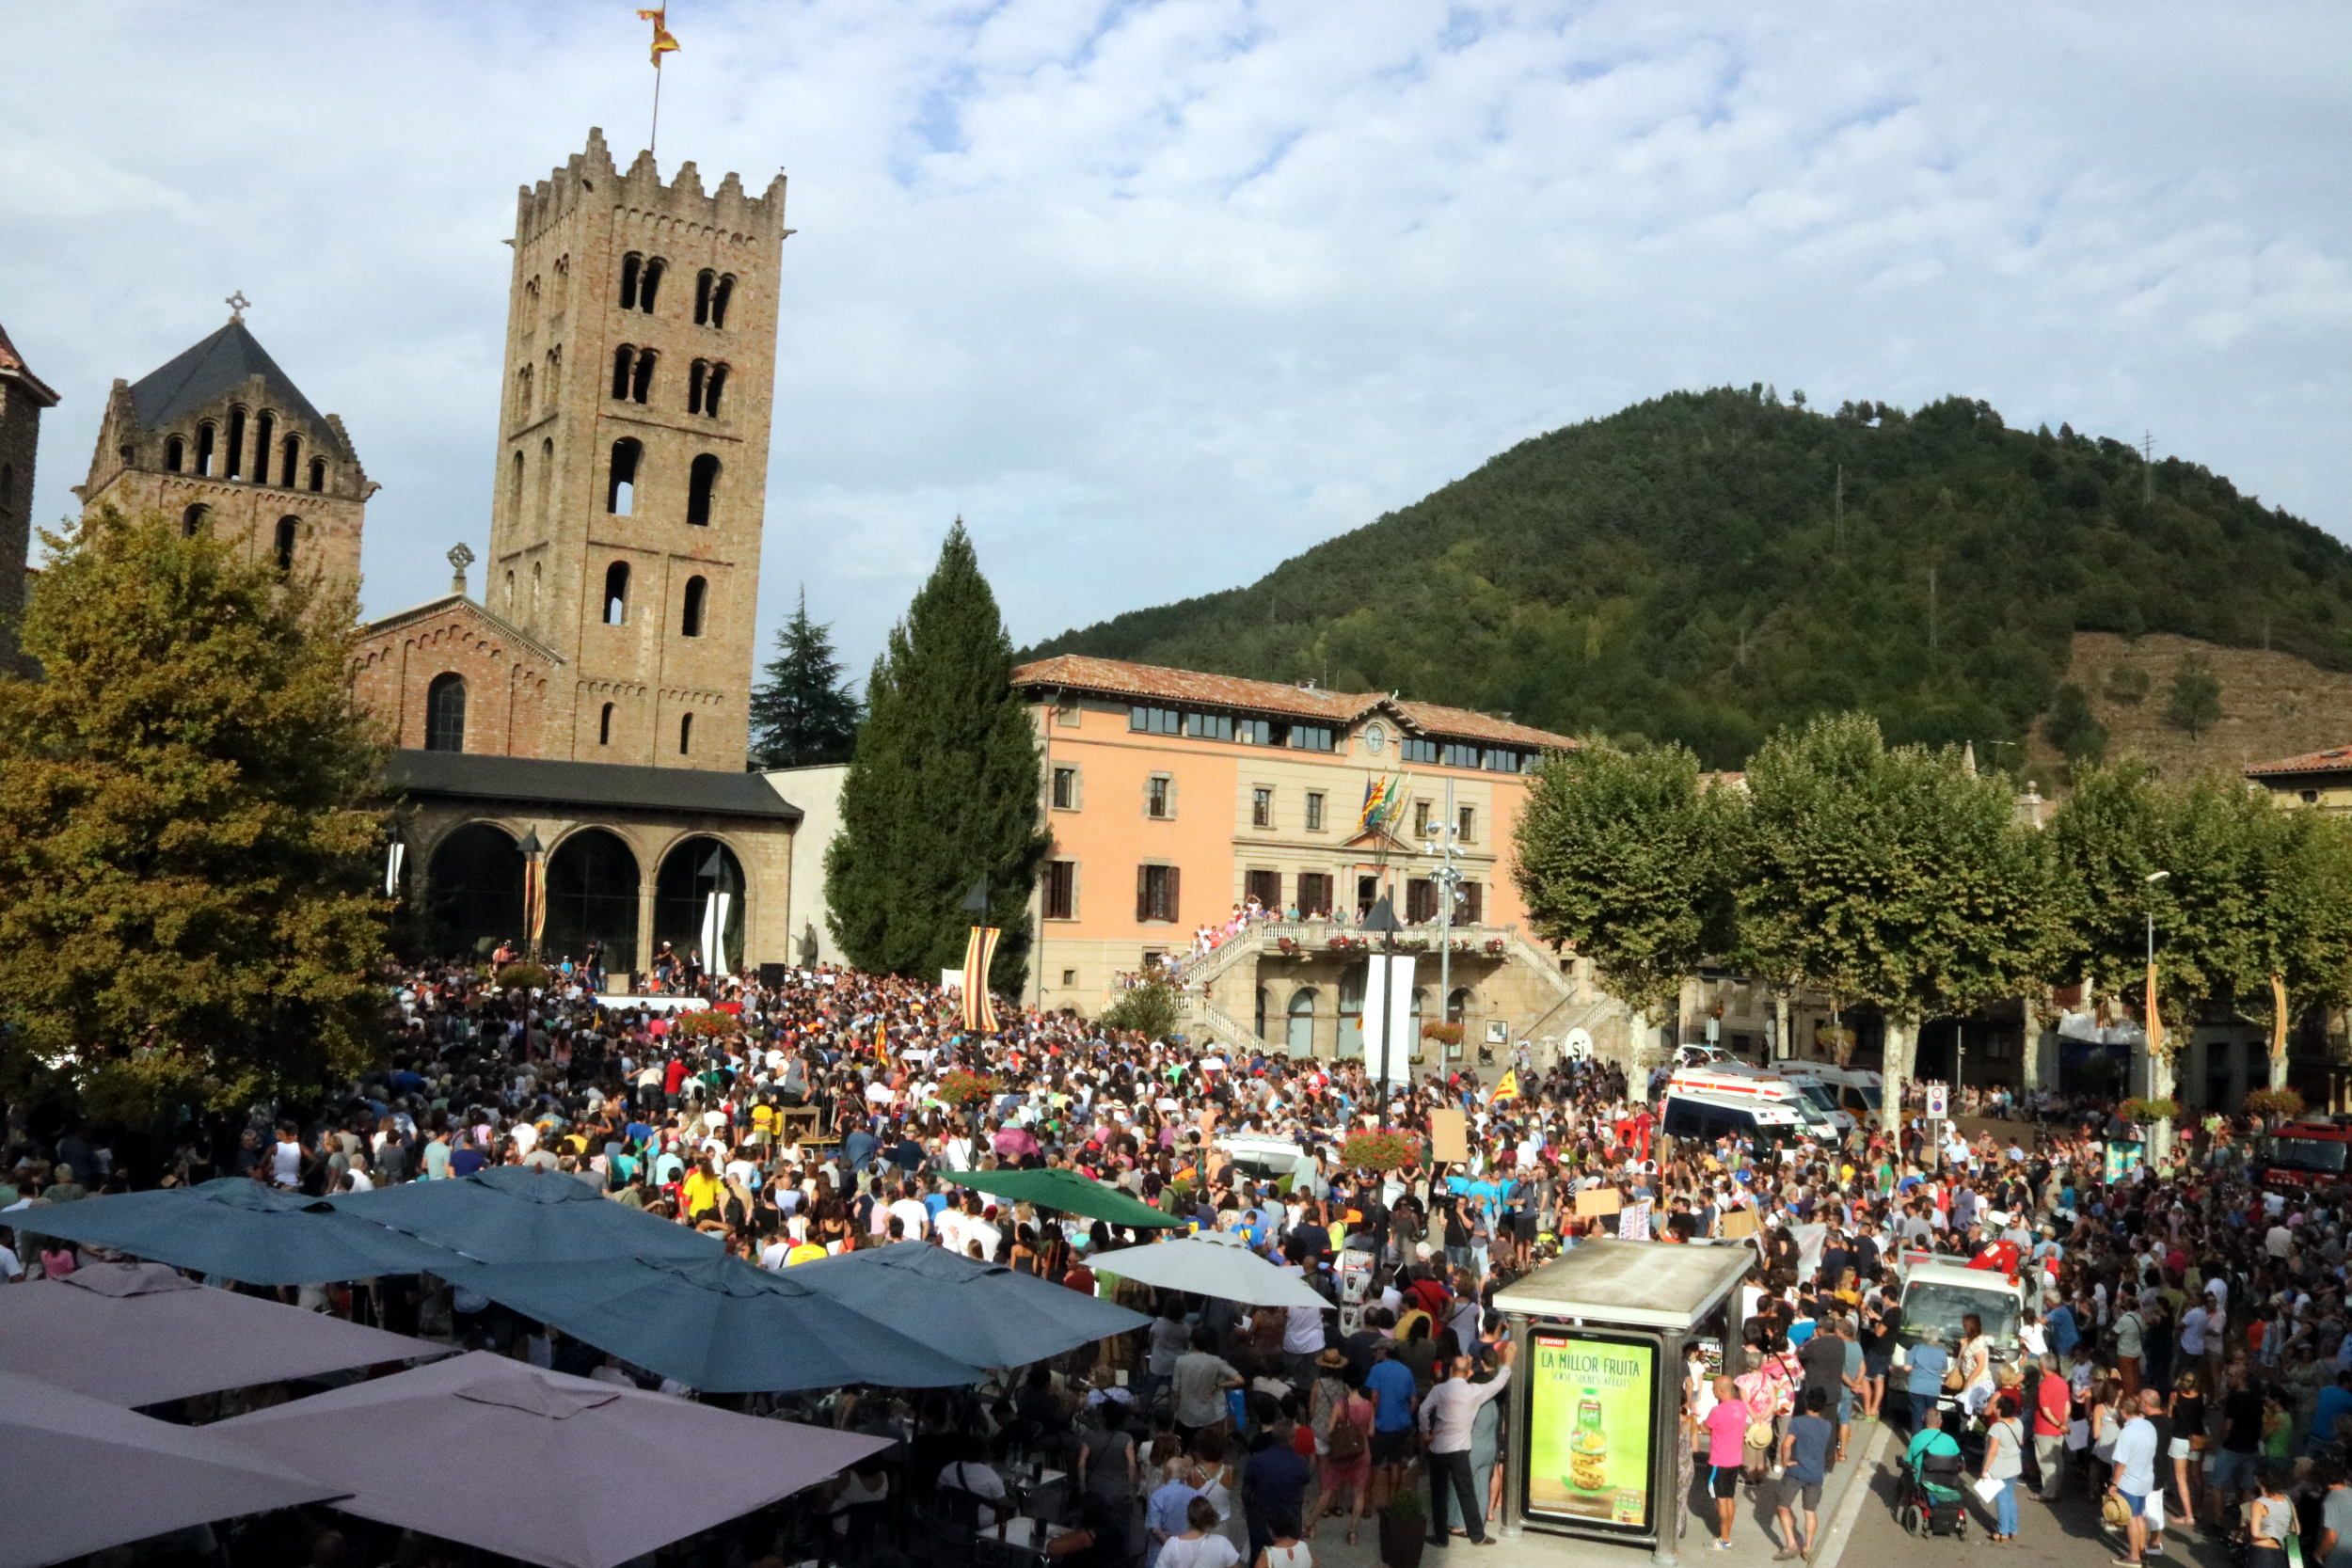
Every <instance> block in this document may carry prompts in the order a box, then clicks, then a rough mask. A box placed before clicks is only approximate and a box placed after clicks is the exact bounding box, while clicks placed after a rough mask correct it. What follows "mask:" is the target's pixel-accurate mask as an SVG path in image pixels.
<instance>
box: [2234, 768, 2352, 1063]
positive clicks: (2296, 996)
mask: <svg viewBox="0 0 2352 1568" xmlns="http://www.w3.org/2000/svg"><path fill="white" fill-rule="evenodd" d="M2248 803H2249V804H2250V805H2251V806H2252V808H2253V809H2254V810H2255V811H2257V812H2260V813H2262V814H2263V816H2262V817H2261V818H2259V819H2257V820H2256V821H2255V822H2253V823H2252V824H2250V825H2249V839H2250V840H2251V842H2252V846H2253V849H2252V853H2251V855H2250V856H2249V869H2250V871H2251V873H2252V877H2253V881H2254V889H2253V891H2254V898H2253V916H2254V925H2253V930H2252V932H2251V935H2250V941H2249V954H2248V957H2249V958H2250V959H2251V961H2252V969H2253V972H2252V973H2249V974H2241V975H2240V976H2239V977H2238V980H2237V985H2236V990H2237V993H2238V996H2239V1006H2241V1008H2242V1009H2243V1010H2244V1011H2245V1012H2246V1013H2247V1014H2248V1015H2249V1017H2253V1018H2259V1019H2263V1020H2265V1021H2266V1022H2269V1023H2270V1024H2271V1025H2272V1027H2273V1034H2274V1039H2275V1038H2276V1037H2277V1036H2278V1035H2279V1033H2280V1030H2279V1027H2278V1026H2279V1024H2280V1018H2281V1008H2280V1003H2281V1001H2283V1004H2284V1022H2285V1023H2286V1025H2287V1027H2289V1028H2292V1027H2293V1023H2294V1020H2295V1017H2296V1014H2297V1013H2299V1012H2302V1011H2306V1010H2309V1009H2311V1008H2313V1007H2324V1008H2328V1009H2334V1008H2340V1007H2343V1006H2345V1005H2346V1004H2347V1003H2352V824H2347V823H2345V822H2344V819H2343V818H2341V817H2337V816H2327V815H2324V814H2322V813H2320V812H2315V811H2287V810H2280V809H2279V808H2277V807H2275V806H2273V805H2271V804H2270V803H2269V801H2268V800H2266V799H2261V798H2254V797H2249V802H2248ZM2274 980H2275V982H2276V987H2275V990H2274V986H2273V981H2274ZM2286 1069H2287V1059H2286V1054H2285V1053H2284V1052H2283V1051H2276V1050H2274V1051H2273V1052H2272V1053H2271V1055H2270V1075H2269V1076H2270V1086H2271V1087H2272V1088H2273V1089H2284V1088H2285V1087H2286Z"/></svg>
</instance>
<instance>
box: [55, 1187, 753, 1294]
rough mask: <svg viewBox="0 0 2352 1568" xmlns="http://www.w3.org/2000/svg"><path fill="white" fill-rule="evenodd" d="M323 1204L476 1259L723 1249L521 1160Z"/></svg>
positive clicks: (570, 1258)
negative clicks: (525, 1163) (467, 1174)
mask: <svg viewBox="0 0 2352 1568" xmlns="http://www.w3.org/2000/svg"><path fill="white" fill-rule="evenodd" d="M86 1201H87V1200H86ZM333 1201H334V1205H335V1208H336V1209H337V1210H338V1211H339V1212H342V1213H343V1214H346V1215H349V1216H352V1217H354V1218H358V1219H364V1220H371V1221H373V1222H374V1223H375V1224H377V1225H387V1226H390V1227H392V1228H393V1229H395V1230H401V1231H405V1232H407V1233H408V1234H409V1235H411V1236H416V1237H420V1238H421V1239H423V1240H424V1241H427V1242H431V1243H435V1244H436V1245H438V1246H444V1247H450V1248H453V1249H454V1250H455V1251H458V1252H462V1253H464V1254H466V1255H467V1256H468V1257H469V1258H471V1259H476V1260H477V1261H480V1262H484V1263H568V1262H575V1261H578V1260H580V1259H592V1258H606V1259H610V1258H716V1257H718V1256H719V1255H720V1253H721V1252H722V1250H723V1248H722V1247H721V1245H720V1243H719V1239H718V1238H717V1237H716V1236H708V1235H705V1234H703V1233H702V1232H700V1231H697V1230H691V1229H689V1228H688V1227H685V1226H682V1225H675V1224H672V1223H671V1222H670V1221H668V1220H664V1219H660V1218H659V1217H657V1216H655V1215H652V1214H648V1213H646V1212H644V1210H642V1209H631V1208H629V1207H628V1205H626V1204H621V1203H615V1202H613V1201H612V1199H610V1198H608V1197H606V1196H604V1195H603V1194H602V1193H600V1192H598V1191H597V1190H596V1188H594V1187H592V1186H590V1185H588V1184H587V1183H586V1182H584V1181H582V1180H580V1178H579V1177H577V1176H573V1175H570V1174H568V1173H566V1172H564V1171H552V1170H540V1169H537V1168H536V1167H534V1166H531V1165H500V1166H496V1167H494V1168H492V1169H489V1170H480V1171H476V1172H474V1173H473V1174H472V1175H471V1176H465V1177H459V1178H457V1179H456V1180H450V1181H406V1182H403V1183H402V1184H400V1185H399V1186H396V1187H378V1188H377V1189H376V1190H375V1191H373V1192H372V1193H346V1194H344V1195H342V1196H340V1197H337V1198H335V1199H334V1200H333ZM440 1272H441V1271H440V1270H438V1269H436V1270H434V1273H436V1274H438V1273H440Z"/></svg>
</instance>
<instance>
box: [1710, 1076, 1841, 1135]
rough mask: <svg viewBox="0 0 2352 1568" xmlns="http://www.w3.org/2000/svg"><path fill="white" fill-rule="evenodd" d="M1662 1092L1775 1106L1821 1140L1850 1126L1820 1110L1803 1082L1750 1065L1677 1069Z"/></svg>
mask: <svg viewBox="0 0 2352 1568" xmlns="http://www.w3.org/2000/svg"><path fill="white" fill-rule="evenodd" d="M1666 1092H1667V1093H1668V1094H1670V1095H1672V1094H1695V1095H1700V1096H1703V1097H1705V1098H1707V1099H1708V1100H1720V1101H1727V1102H1729V1103H1732V1104H1750V1103H1761V1104H1768V1105H1777V1106H1780V1107H1781V1108H1783V1109H1784V1110H1787V1111H1789V1112H1792V1113H1793V1114H1794V1115H1795V1116H1796V1117H1797V1119H1798V1120H1799V1121H1800V1122H1801V1123H1803V1124H1804V1131H1805V1132H1806V1134H1807V1135H1808V1136H1811V1137H1814V1138H1818V1139H1820V1141H1822V1142H1824V1143H1832V1144H1834V1143H1836V1142H1837V1141H1839V1140H1840V1139H1841V1138H1843V1137H1844V1136H1845V1134H1846V1132H1847V1131H1848V1129H1849V1128H1850V1127H1851V1125H1852V1118H1851V1117H1849V1118H1847V1126H1846V1127H1840V1126H1839V1125H1838V1124H1837V1121H1836V1116H1835V1114H1834V1113H1833V1112H1832V1111H1830V1110H1827V1109H1824V1108H1823V1107H1822V1106H1821V1104H1820V1102H1819V1101H1817V1099H1816V1097H1815V1096H1814V1095H1812V1094H1809V1093H1807V1092H1806V1090H1805V1088H1804V1085H1801V1084H1795V1083H1791V1082H1790V1081H1789V1080H1788V1079H1786V1078H1782V1077H1779V1076H1777V1075H1775V1074H1772V1073H1769V1072H1765V1071H1762V1070H1760V1069H1756V1068H1752V1067H1746V1066H1740V1065H1736V1064H1735V1065H1726V1066H1721V1067H1712V1068H1681V1069H1677V1071H1676V1072H1675V1074H1674V1076H1673V1077H1671V1078H1669V1079H1667V1080H1666Z"/></svg>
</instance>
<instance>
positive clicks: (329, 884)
mask: <svg viewBox="0 0 2352 1568" xmlns="http://www.w3.org/2000/svg"><path fill="white" fill-rule="evenodd" d="M48 544H49V546H50V550H51V555H50V560H49V563H48V564H47V566H46V567H45V568H44V569H43V570H42V572H41V575H40V578H39V579H38V581H37V582H36V583H35V584H34V586H33V589H32V593H31V596H30V600H29V603H28V605H27V608H26V610H25V615H24V626H23V645H24V651H25V653H26V654H28V655H29V656H30V657H32V658H33V659H35V660H37V661H38V662H39V665H40V673H39V675H38V676H37V677H33V678H26V677H24V676H15V675H11V676H8V677H6V678H0V1022H5V1029H0V1082H5V1083H6V1084H7V1085H8V1086H9V1087H10V1088H11V1089H13V1090H14V1091H16V1092H19V1093H29V1094H34V1095H40V1094H53V1093H54V1094H65V1095H75V1096H79V1097H80V1099H81V1100H82V1102H83V1104H84V1106H85V1107H86V1108H87V1110H89V1111H90V1112H91V1113H92V1114H93V1115H95V1116H97V1117H100V1118H101V1119H104V1120H112V1121H117V1122H143V1121H144V1120H145V1118H146V1117H149V1116H151V1115H152V1114H154V1113H156V1112H158V1111H159V1110H161V1109H163V1108H165V1107H167V1106H170V1105H174V1104H183V1103H190V1102H201V1103H208V1104H211V1105H215V1106H228V1105H234V1104H248V1103H250V1102H251V1101H253V1100H254V1099H255V1098H257V1097H260V1096H262V1095H266V1094H271V1093H276V1092H280V1091H296V1092H298V1091H300V1090H302V1089H304V1088H308V1087H312V1086H316V1085H323V1084H325V1083H326V1082H328V1081H330V1080H332V1079H335V1078H341V1077H346V1076H348V1075H349V1074H351V1073H352V1072H354V1071H356V1070H357V1069H359V1068H361V1067H363V1066H364V1065H366V1063H367V1062H368V1061H369V1060H370V1059H371V1057H372V1055H373V1051H374V1049H375V1046H376V1043H377V1036H378V1030H379V1028H380V1025H381V1019H382V1006H383V1003H382V993H381V992H380V990H378V989H377V988H376V985H375V983H374V980H375V977H374V976H373V974H372V971H373V968H374V966H375V965H376V964H377V962H378V961H379V960H380V959H381V958H382V956H383V953H384V941H385V922H386V912H387V911H386V906H385V904H384V901H383V900H382V899H380V898H379V897H377V896H376V894H375V890H374V888H373V885H372V884H373V882H374V879H375V877H376V875H377V872H376V864H377V855H378V853H379V851H380V848H381V846H382V845H383V842H384V824H383V819H382V816H381V814H380V813H379V812H378V811H376V810H374V809H373V808H372V807H371V805H370V803H369V802H370V800H371V799H372V798H373V795H374V794H375V792H376V787H377V772H378V768H379V767H380V764H381V759H382V752H380V750H379V749H378V747H377V746H376V745H375V744H374V743H373V739H372V737H371V734H370V731H369V729H368V726H367V721H366V720H365V718H364V716H363V715H362V714H361V713H360V712H359V711H358V708H357V707H356V706H355V705H354V703H353V700H352V695H351V688H350V680H349V657H350V650H351V644H352V635H353V628H354V624H355V620H354V618H355V605H354V603H353V601H352V600H351V599H350V598H349V597H347V596H343V597H337V596H330V595H326V594H322V593H320V592H319V591H318V590H317V589H315V588H314V587H313V586H312V585H311V584H310V583H309V582H307V581H303V580H299V579H297V580H293V581H287V580H281V578H279V576H278V573H277V572H276V571H275V570H273V569H272V568H271V567H270V566H268V565H266V564H263V563H258V562H248V561H246V560H244V559H242V558H241V556H240V554H239V552H238V551H237V550H236V549H235V548H234V547H233V546H230V545H229V544H227V543H224V542H222V541H219V540H216V539H215V538H213V537H211V536H210V535H209V534H207V533H204V532H199V533H197V534H195V535H193V536H190V537H183V535H182V532H181V531H180V529H179V528H178V527H177V525H176V524H174V523H172V522H170V521H168V520H167V519H165V518H162V517H160V516H156V515H147V516H143V517H139V518H136V519H131V518H126V517H124V516H122V515H119V514H117V513H115V512H113V511H112V510H107V511H103V512H101V513H98V514H95V515H92V516H90V517H89V518H87V520H85V521H83V522H82V523H80V524H77V525H75V526H73V527H72V528H71V529H70V530H69V531H66V532H64V533H62V534H59V535H53V536H49V537H48Z"/></svg>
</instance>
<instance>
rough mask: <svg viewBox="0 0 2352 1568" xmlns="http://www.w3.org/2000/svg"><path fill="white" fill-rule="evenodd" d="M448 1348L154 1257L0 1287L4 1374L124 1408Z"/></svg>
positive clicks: (0, 1366)
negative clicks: (207, 1278) (195, 1274)
mask: <svg viewBox="0 0 2352 1568" xmlns="http://www.w3.org/2000/svg"><path fill="white" fill-rule="evenodd" d="M447 1354H449V1348H448V1347H447V1346H445V1345H436V1344H429V1343H427V1342H426V1341H424V1340H422V1339H411V1338H406V1337H405V1336H404V1335H399V1334H387V1333H385V1332H384V1331H383V1330H382V1329H377V1328H361V1327H359V1326H358V1324H356V1323H345V1322H343V1321H342V1319H340V1318H329V1317H326V1316H324V1315H323V1314H320V1313H317V1312H305V1311H303V1310H301V1309H300V1308H299V1307H285V1306H281V1305H279V1304H278V1303H277V1302H274V1301H263V1300H261V1299H260V1298H258V1297H255V1296H241V1295H237V1294H234V1293H233V1292H231V1291H215V1290H211V1289H208V1288H206V1287H205V1286H202V1285H199V1284H198V1283H197V1282H196V1281H195V1280H193V1279H190V1278H188V1277H187V1276H185V1275H180V1274H175V1273H173V1272H172V1271H171V1270H169V1269H167V1268H166V1267H164V1266H163V1265H162V1264H160V1263H85V1264H84V1265H82V1267H80V1268H78V1269H76V1270H74V1271H73V1273H72V1274H70V1275H66V1276H65V1277H64V1278H63V1279H43V1280H39V1281H36V1282H35V1283H33V1284H30V1285H16V1286H11V1287H9V1288H8V1289H7V1290H5V1291H0V1371H7V1372H22V1373H24V1374H26V1375H28V1376H33V1377H38V1378H40V1379H42V1380H43V1381H45V1382H48V1383H53V1384H56V1386H58V1387H61V1388H69V1389H72V1391H73V1392H74V1393H77V1394H87V1396H89V1397H90V1398H91V1399H96V1400H104V1401H105V1402H107V1403H109V1404H119V1405H123V1406H126V1407H135V1406H138V1405H147V1404H161V1403H163V1402H166V1401H167V1400H179V1399H185V1398H187V1397H188V1396H190V1395H192V1394H211V1393H217V1392H219V1391H220V1390H221V1389H224V1388H246V1387H250V1386H253V1385H255V1384H257V1383H281V1382H285V1381H287V1380H289V1379H293V1378H301V1377H315V1376H317V1375H318V1374H319V1373H321V1372H334V1371H342V1370H347V1369H350V1368H354V1367H371V1366H374V1365H377V1364H378V1363H381V1362H389V1361H415V1360H421V1359H423V1358H425V1357H428V1356H441V1355H447Z"/></svg>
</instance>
